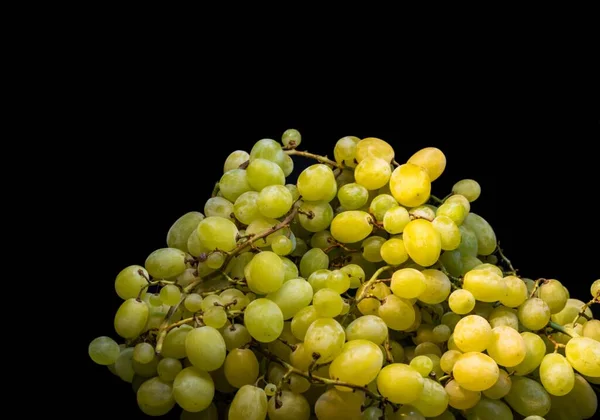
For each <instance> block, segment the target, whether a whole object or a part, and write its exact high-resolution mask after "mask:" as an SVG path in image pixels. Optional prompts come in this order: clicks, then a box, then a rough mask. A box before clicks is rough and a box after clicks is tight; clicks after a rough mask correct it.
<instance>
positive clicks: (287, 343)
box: [277, 338, 296, 351]
mask: <svg viewBox="0 0 600 420" xmlns="http://www.w3.org/2000/svg"><path fill="white" fill-rule="evenodd" d="M277 340H279V341H280V342H282V343H283V344H285V345H286V346H288V347H289V348H290V350H292V351H294V350H296V345H295V344H292V343H290V342H289V341H286V340H284V339H283V338H278V339H277Z"/></svg>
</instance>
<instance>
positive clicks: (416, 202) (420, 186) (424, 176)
mask: <svg viewBox="0 0 600 420" xmlns="http://www.w3.org/2000/svg"><path fill="white" fill-rule="evenodd" d="M390 191H391V192H392V195H393V196H394V198H395V199H396V200H397V201H398V203H400V204H401V205H403V206H406V207H416V206H420V205H421V204H424V203H426V202H427V200H429V196H430V194H431V179H430V178H429V175H428V173H427V171H426V170H425V169H423V168H422V167H420V166H417V165H414V164H412V163H406V164H404V165H400V166H398V167H397V168H396V169H394V172H392V175H391V177H390Z"/></svg>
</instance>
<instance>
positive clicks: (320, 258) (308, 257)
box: [300, 248, 329, 279]
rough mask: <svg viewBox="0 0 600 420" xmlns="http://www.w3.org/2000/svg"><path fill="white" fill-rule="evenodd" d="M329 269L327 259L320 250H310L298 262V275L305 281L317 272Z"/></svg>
mask: <svg viewBox="0 0 600 420" xmlns="http://www.w3.org/2000/svg"><path fill="white" fill-rule="evenodd" d="M327 267H329V257H328V256H327V254H326V253H325V252H323V250H322V249H319V248H312V249H310V250H309V251H307V252H306V253H305V254H304V255H303V256H302V259H301V260H300V274H301V275H302V277H304V278H305V279H307V278H309V277H310V275H311V274H312V273H314V272H315V271H317V270H322V269H326V268H327Z"/></svg>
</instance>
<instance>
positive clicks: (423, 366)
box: [410, 356, 433, 378]
mask: <svg viewBox="0 0 600 420" xmlns="http://www.w3.org/2000/svg"><path fill="white" fill-rule="evenodd" d="M410 367H412V368H413V369H414V370H416V371H417V372H419V374H421V376H423V377H424V378H426V377H428V376H429V374H430V373H431V371H432V370H433V362H432V361H431V359H430V358H429V357H427V356H416V357H415V358H414V359H412V360H411V361H410Z"/></svg>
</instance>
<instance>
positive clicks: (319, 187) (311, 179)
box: [296, 163, 337, 202]
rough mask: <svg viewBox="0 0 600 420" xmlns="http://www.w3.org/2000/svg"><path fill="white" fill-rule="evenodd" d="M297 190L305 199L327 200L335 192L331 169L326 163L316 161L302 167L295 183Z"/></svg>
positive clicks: (335, 187)
mask: <svg viewBox="0 0 600 420" xmlns="http://www.w3.org/2000/svg"><path fill="white" fill-rule="evenodd" d="M296 185H297V186H298V192H299V193H300V195H301V196H302V198H303V199H304V200H307V201H326V202H329V201H331V200H333V198H334V197H335V196H336V194H337V184H336V182H335V176H334V175H333V171H332V170H331V168H330V167H329V166H327V165H323V164H321V163H317V164H314V165H311V166H309V167H308V168H306V169H304V170H303V171H302V172H301V173H300V175H299V176H298V181H297V183H296Z"/></svg>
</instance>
